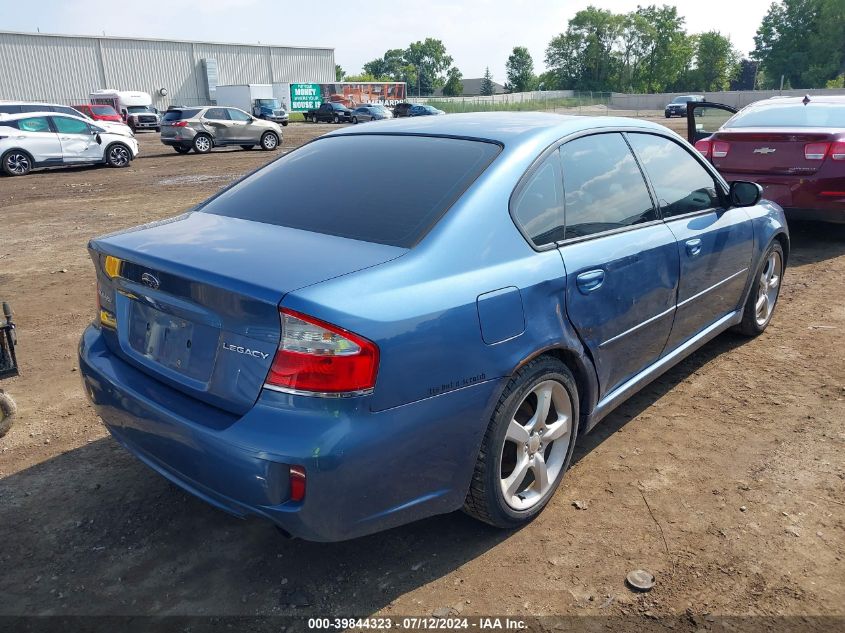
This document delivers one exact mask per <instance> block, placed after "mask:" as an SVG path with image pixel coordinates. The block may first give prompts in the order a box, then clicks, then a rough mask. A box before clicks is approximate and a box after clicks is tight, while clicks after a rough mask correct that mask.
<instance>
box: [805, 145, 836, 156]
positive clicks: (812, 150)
mask: <svg viewBox="0 0 845 633" xmlns="http://www.w3.org/2000/svg"><path fill="white" fill-rule="evenodd" d="M828 149H830V143H807V144H806V145H805V146H804V158H806V159H807V160H824V157H825V156H826V155H827V150H828Z"/></svg>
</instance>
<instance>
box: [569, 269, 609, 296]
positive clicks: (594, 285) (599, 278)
mask: <svg viewBox="0 0 845 633" xmlns="http://www.w3.org/2000/svg"><path fill="white" fill-rule="evenodd" d="M575 283H576V284H577V285H578V290H580V291H581V293H582V294H585V295H586V294H589V293H591V292H593V291H595V290H598V289H599V288H601V285H602V284H603V283H604V271H603V270H601V269H598V270H588V271H587V272H583V273H580V274H579V275H578V276H577V277H576V278H575Z"/></svg>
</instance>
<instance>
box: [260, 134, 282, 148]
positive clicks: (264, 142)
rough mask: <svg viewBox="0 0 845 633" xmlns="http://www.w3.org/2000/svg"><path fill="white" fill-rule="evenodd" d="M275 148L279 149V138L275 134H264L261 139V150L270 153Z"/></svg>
mask: <svg viewBox="0 0 845 633" xmlns="http://www.w3.org/2000/svg"><path fill="white" fill-rule="evenodd" d="M277 147H279V137H278V136H276V133H275V132H264V135H263V136H262V137H261V149H263V150H264V151H267V152H272V151H273V150H274V149H276V148H277Z"/></svg>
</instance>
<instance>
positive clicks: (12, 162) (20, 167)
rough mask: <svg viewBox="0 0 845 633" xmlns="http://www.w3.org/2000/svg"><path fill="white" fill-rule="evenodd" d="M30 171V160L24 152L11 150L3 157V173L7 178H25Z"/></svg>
mask: <svg viewBox="0 0 845 633" xmlns="http://www.w3.org/2000/svg"><path fill="white" fill-rule="evenodd" d="M31 169H32V158H31V157H30V156H29V154H27V153H26V152H21V151H18V150H14V149H13V150H12V151H11V152H6V154H4V155H3V171H4V172H6V174H8V175H9V176H25V175H26V174H28V173H29V171H30V170H31Z"/></svg>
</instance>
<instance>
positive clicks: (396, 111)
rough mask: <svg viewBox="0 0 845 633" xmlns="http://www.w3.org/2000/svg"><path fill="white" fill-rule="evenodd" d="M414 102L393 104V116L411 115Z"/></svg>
mask: <svg viewBox="0 0 845 633" xmlns="http://www.w3.org/2000/svg"><path fill="white" fill-rule="evenodd" d="M413 105H414V104H413V103H397V104H396V105H395V106H393V116H394V117H397V118H398V117H401V116H411V114H410V112H411V107H412V106H413Z"/></svg>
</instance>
